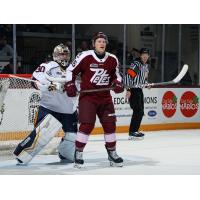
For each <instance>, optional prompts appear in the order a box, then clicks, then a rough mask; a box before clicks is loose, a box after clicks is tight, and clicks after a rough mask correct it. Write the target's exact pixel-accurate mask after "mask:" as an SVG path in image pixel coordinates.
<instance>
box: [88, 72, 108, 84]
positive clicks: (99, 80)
mask: <svg viewBox="0 0 200 200" xmlns="http://www.w3.org/2000/svg"><path fill="white" fill-rule="evenodd" d="M90 70H91V71H93V72H95V73H94V75H93V76H92V78H91V79H90V82H91V83H94V84H96V85H109V80H110V76H109V74H107V70H104V69H94V68H92V69H90Z"/></svg>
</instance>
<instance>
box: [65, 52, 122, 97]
mask: <svg viewBox="0 0 200 200" xmlns="http://www.w3.org/2000/svg"><path fill="white" fill-rule="evenodd" d="M67 73H72V79H74V78H75V77H76V76H77V75H79V74H80V76H81V84H80V87H81V90H88V89H99V88H107V87H110V86H111V84H112V81H113V80H115V79H117V80H118V81H120V82H121V81H122V78H121V76H120V74H119V65H118V59H117V58H116V56H115V55H113V54H111V53H108V52H106V54H105V57H104V58H103V59H99V58H98V57H97V56H96V54H95V52H94V50H89V51H84V52H82V53H80V54H78V55H77V57H76V59H75V60H74V61H73V62H72V64H71V65H70V66H69V67H68V68H67ZM84 95H89V96H94V95H95V96H98V97H106V96H107V97H111V96H110V91H103V92H94V93H87V94H85V93H81V95H80V97H81V96H84Z"/></svg>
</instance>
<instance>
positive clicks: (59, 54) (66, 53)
mask: <svg viewBox="0 0 200 200" xmlns="http://www.w3.org/2000/svg"><path fill="white" fill-rule="evenodd" d="M70 57H71V53H70V50H69V48H68V47H67V46H66V45H64V44H59V45H57V46H56V47H55V48H54V50H53V60H54V61H55V62H57V63H59V64H60V65H61V67H63V68H64V69H65V68H66V67H67V66H68V65H69V61H70Z"/></svg>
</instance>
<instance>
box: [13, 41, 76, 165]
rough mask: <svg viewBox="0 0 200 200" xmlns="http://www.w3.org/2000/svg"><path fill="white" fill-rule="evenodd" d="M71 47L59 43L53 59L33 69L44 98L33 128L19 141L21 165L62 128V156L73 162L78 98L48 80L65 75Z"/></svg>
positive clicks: (63, 158) (38, 87)
mask: <svg viewBox="0 0 200 200" xmlns="http://www.w3.org/2000/svg"><path fill="white" fill-rule="evenodd" d="M70 55H71V54H70V50H69V49H68V47H67V46H65V45H63V44H59V45H57V46H56V47H55V48H54V51H53V61H50V62H48V63H42V64H41V65H40V66H39V67H38V68H37V69H36V70H35V71H34V72H33V76H32V79H33V80H35V82H34V83H33V84H34V87H35V88H36V89H39V90H40V91H41V101H40V106H39V110H38V115H37V119H36V125H35V128H34V130H33V131H32V132H31V133H30V134H29V135H28V137H26V138H25V139H24V140H23V141H22V142H20V143H19V144H18V146H17V147H16V149H15V151H14V155H15V157H16V159H17V161H18V163H20V164H28V163H29V162H30V161H31V160H32V159H33V157H34V156H36V155H37V154H38V153H39V152H40V150H42V149H43V148H44V147H45V146H46V145H47V144H48V143H49V142H50V140H51V139H52V138H53V137H54V136H55V135H56V134H57V133H58V132H59V131H60V129H63V131H64V137H63V138H62V139H61V142H60V144H59V146H58V155H59V157H60V159H61V160H62V161H63V160H66V161H69V162H73V161H74V152H75V138H76V132H77V111H76V100H77V97H76V96H75V97H69V96H68V95H67V94H66V92H65V90H64V89H63V88H64V87H63V86H62V85H61V84H58V83H53V82H51V81H49V80H47V78H46V76H45V74H46V73H48V74H49V75H51V76H53V77H55V78H56V77H62V76H65V73H66V72H65V69H66V68H67V67H68V65H69V61H70Z"/></svg>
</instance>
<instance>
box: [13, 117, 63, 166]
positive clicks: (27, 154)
mask: <svg viewBox="0 0 200 200" xmlns="http://www.w3.org/2000/svg"><path fill="white" fill-rule="evenodd" d="M61 128H62V124H61V123H60V122H59V121H58V120H57V119H56V118H54V117H53V116H52V115H50V114H48V115H46V117H45V118H44V119H43V120H42V121H41V122H40V123H39V124H38V126H37V127H36V128H35V129H34V130H33V131H32V132H31V133H30V135H29V136H28V137H27V138H25V139H24V140H23V141H22V142H21V143H20V144H19V145H18V146H17V148H16V149H15V151H14V155H15V156H16V159H17V160H18V161H19V162H21V163H23V164H28V163H29V162H30V161H31V160H32V159H33V157H34V156H35V155H37V154H38V153H39V152H40V151H41V150H42V149H43V148H44V147H45V146H46V145H47V144H48V143H49V142H50V140H51V139H52V138H53V137H54V136H55V135H56V133H57V132H58V131H59V130H60V129H61Z"/></svg>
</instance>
